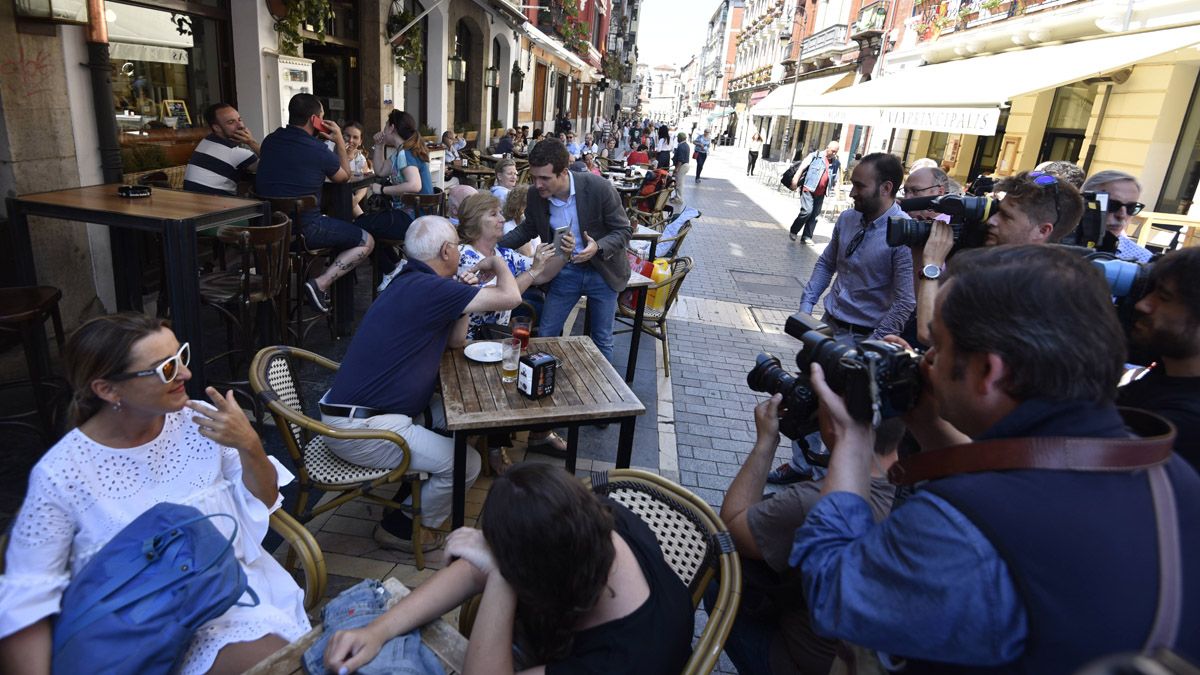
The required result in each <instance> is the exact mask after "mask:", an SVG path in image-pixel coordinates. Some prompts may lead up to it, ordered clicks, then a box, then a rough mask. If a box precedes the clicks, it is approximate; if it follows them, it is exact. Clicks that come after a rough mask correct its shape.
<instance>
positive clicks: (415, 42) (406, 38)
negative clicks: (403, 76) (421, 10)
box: [383, 11, 425, 73]
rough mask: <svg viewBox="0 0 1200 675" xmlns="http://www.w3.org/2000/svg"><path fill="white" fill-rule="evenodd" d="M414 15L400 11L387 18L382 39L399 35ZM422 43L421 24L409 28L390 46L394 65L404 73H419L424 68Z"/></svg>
mask: <svg viewBox="0 0 1200 675" xmlns="http://www.w3.org/2000/svg"><path fill="white" fill-rule="evenodd" d="M416 18H417V17H416V15H415V14H413V13H412V12H407V11H400V12H396V13H394V14H391V15H390V16H388V20H387V26H386V27H385V28H384V31H383V37H384V39H385V40H386V39H387V38H390V37H392V36H393V35H395V34H396V33H399V32H400V30H401V29H402V28H404V27H405V26H407V25H408V24H410V23H412V22H413V19H416ZM423 42H424V40H423V39H422V34H421V24H419V23H418V24H417V25H415V26H413V27H412V28H409V29H408V31H407V32H405V33H404V35H401V36H400V39H399V41H397V42H396V44H394V45H392V58H393V59H395V60H396V65H397V66H399V67H400V68H402V69H404V72H406V73H419V72H421V70H422V69H423V68H424V67H425V55H424V54H423V53H422V51H421V45H422V43H423Z"/></svg>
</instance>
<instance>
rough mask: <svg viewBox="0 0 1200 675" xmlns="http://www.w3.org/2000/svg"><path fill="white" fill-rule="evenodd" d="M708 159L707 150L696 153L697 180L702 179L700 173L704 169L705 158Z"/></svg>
mask: <svg viewBox="0 0 1200 675" xmlns="http://www.w3.org/2000/svg"><path fill="white" fill-rule="evenodd" d="M706 159H708V153H707V152H697V153H696V180H697V181H699V180H700V174H701V173H702V172H703V171H704V160H706Z"/></svg>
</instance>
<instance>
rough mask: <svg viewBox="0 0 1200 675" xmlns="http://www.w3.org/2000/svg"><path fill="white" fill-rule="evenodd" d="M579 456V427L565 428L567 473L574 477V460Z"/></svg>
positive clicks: (574, 425) (576, 425)
mask: <svg viewBox="0 0 1200 675" xmlns="http://www.w3.org/2000/svg"><path fill="white" fill-rule="evenodd" d="M578 456H579V425H578V424H572V425H571V426H569V427H567V473H569V474H571V475H572V476H574V475H575V458H576V457H578Z"/></svg>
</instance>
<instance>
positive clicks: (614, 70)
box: [600, 52, 625, 80]
mask: <svg viewBox="0 0 1200 675" xmlns="http://www.w3.org/2000/svg"><path fill="white" fill-rule="evenodd" d="M624 65H625V64H623V63H621V59H620V57H618V56H617V55H616V54H615V53H614V52H605V54H604V58H603V59H602V60H601V61H600V69H601V71H603V72H604V76H605V77H607V78H608V79H610V80H620V79H621V71H622V70H623V69H624Z"/></svg>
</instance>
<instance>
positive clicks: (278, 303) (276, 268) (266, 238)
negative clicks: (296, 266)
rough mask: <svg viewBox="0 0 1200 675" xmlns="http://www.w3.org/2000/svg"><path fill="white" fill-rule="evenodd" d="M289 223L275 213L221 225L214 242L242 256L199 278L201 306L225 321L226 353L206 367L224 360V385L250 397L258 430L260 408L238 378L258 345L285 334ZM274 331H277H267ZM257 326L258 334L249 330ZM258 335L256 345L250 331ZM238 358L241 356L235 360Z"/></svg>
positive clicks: (260, 423) (279, 214) (253, 335)
mask: <svg viewBox="0 0 1200 675" xmlns="http://www.w3.org/2000/svg"><path fill="white" fill-rule="evenodd" d="M291 231H292V221H291V219H290V218H288V217H287V215H286V214H284V213H281V212H279V211H276V212H275V213H274V214H273V215H272V218H271V224H270V225H267V226H265V227H262V226H256V227H246V226H241V225H226V226H224V227H222V228H221V229H220V230H219V231H218V232H217V238H218V239H219V240H220V241H221V242H223V243H225V244H227V245H229V246H231V247H233V248H234V249H235V250H237V251H239V252H240V253H241V264H240V265H239V267H238V269H234V270H230V271H221V272H213V273H211V274H205V275H202V276H201V277H200V302H201V303H203V304H205V305H208V306H210V307H212V308H213V309H215V310H216V311H217V313H218V314H220V315H221V318H222V320H223V321H224V323H225V331H226V347H227V349H226V350H225V351H224V352H222V353H220V354H215V355H213V356H211V357H209V358H208V359H207V360H206V361H205V364H206V365H207V364H212V363H214V362H216V361H219V360H221V359H227V360H228V362H229V374H230V378H231V380H230V381H229V382H227V383H224V385H225V386H228V387H230V388H232V389H233V390H234V392H235V393H236V394H240V395H241V396H242V397H244V398H246V399H249V401H250V404H251V407H252V409H253V411H254V417H255V420H256V421H257V423H258V425H259V428H260V429H261V427H262V420H263V410H262V406H261V405H260V404H259V401H258V398H257V397H256V396H255V395H254V394H253V393H252V392H251V391H250V387H249V384H250V383H249V381H248V380H245V379H241V378H239V377H237V374H238V373H241V372H242V366H243V364H245V361H244V360H243V359H249V358H250V355H251V354H253V353H254V350H255V347H256V346H257V345H258V344H261V345H268V344H271V342H272V341H273V340H282V339H284V338H285V337H286V336H287V286H288V246H289V245H290V242H291ZM272 327H274V328H275V329H276V330H272ZM255 328H257V331H255V330H254V329H255ZM256 332H257V333H258V340H257V344H256V340H255V333H256ZM239 357H240V358H239Z"/></svg>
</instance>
